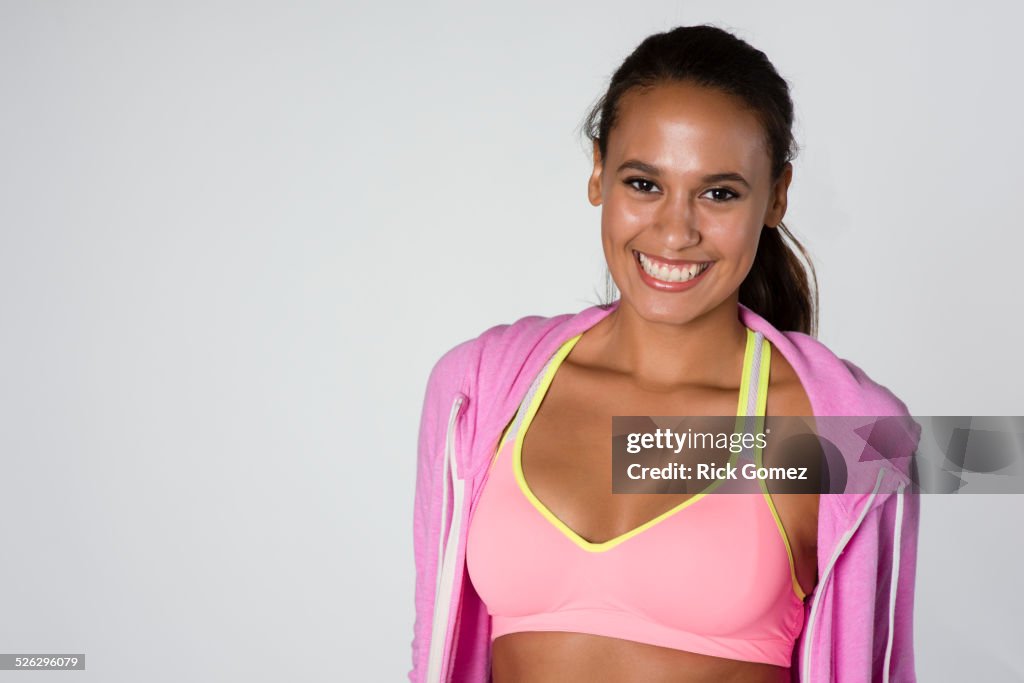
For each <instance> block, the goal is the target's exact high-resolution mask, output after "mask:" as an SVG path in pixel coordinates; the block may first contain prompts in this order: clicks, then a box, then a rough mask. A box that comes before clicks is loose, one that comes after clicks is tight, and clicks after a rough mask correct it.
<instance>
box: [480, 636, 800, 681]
mask: <svg viewBox="0 0 1024 683" xmlns="http://www.w3.org/2000/svg"><path fill="white" fill-rule="evenodd" d="M491 656H492V659H491V673H492V680H493V682H494V683H519V682H520V681H530V683H598V682H600V681H615V682H616V683H734V682H735V683H788V682H789V680H790V676H789V668H788V667H780V666H773V665H771V664H760V663H757V662H741V661H736V660H732V659H722V658H721V657H710V656H708V655H701V654H696V653H693V652H683V651H681V650H673V649H669V648H664V647H657V646H654V645H646V644H644V643H635V642H632V641H628V640H620V639H618V638H605V637H603V636H594V635H589V634H584V633H564V632H560V631H547V632H538V631H531V632H528V633H508V634H505V635H503V636H501V637H499V638H496V639H495V640H494V644H493V648H492V654H491Z"/></svg>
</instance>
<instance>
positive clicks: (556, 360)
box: [512, 330, 754, 553]
mask: <svg viewBox="0 0 1024 683" xmlns="http://www.w3.org/2000/svg"><path fill="white" fill-rule="evenodd" d="M748 332H749V330H748ZM582 336H583V333H580V334H578V335H576V336H575V337H573V338H572V339H570V340H569V341H567V342H566V343H565V344H563V345H562V347H561V348H560V349H558V351H557V352H556V353H555V355H554V357H553V359H552V361H551V364H550V365H549V366H548V369H547V372H545V373H544V377H543V378H542V379H541V382H540V386H538V387H537V393H535V394H534V395H533V400H532V401H530V406H529V408H528V409H527V411H526V415H525V416H523V422H522V426H520V428H519V432H518V433H517V434H516V441H515V447H514V450H513V459H512V463H513V470H514V471H515V476H516V482H517V483H518V484H519V490H520V491H522V492H523V495H525V496H526V498H527V500H529V501H530V503H532V504H533V507H534V508H536V509H537V511H538V512H540V514H541V515H543V516H544V518H545V519H547V520H548V522H550V523H551V524H552V525H553V526H554V527H555V528H556V529H558V530H559V531H561V532H562V534H564V535H565V536H566V537H567V538H568V539H569V540H570V541H572V542H573V543H575V544H576V545H577V546H579V547H580V548H582V549H583V550H586V551H587V552H591V553H599V552H604V551H607V550H611V549H612V548H614V547H615V546H617V545H619V544H620V543H622V542H623V541H626V540H628V539H630V538H633V537H634V536H636V535H637V534H639V533H641V532H642V531H646V530H647V529H650V528H651V527H652V526H654V525H655V524H657V523H659V522H661V521H662V520H664V519H667V518H668V517H671V516H672V515H674V514H675V513H677V512H679V511H680V510H682V509H683V508H686V507H689V506H690V505H693V504H694V503H696V502H697V501H698V500H700V499H701V498H703V497H704V496H706V495H707V494H709V493H711V492H712V491H713V490H715V489H716V488H717V487H718V486H720V485H721V484H722V482H723V481H725V480H724V479H718V480H716V481H715V482H713V483H712V484H711V485H710V486H708V487H707V488H706V489H704V490H703V491H701V492H700V493H695V494H693V496H691V497H690V498H687V499H686V500H684V501H683V502H681V503H680V504H679V505H676V506H675V507H674V508H670V509H669V510H666V511H665V512H663V513H661V514H660V515H658V516H657V517H655V518H654V519H651V520H648V521H646V522H644V523H643V524H641V525H640V526H638V527H636V528H635V529H633V530H631V531H627V532H626V533H624V534H621V535H619V536H616V537H615V538H611V539H608V540H607V541H602V542H601V543H591V542H590V541H588V540H586V539H585V538H583V537H582V536H580V535H579V534H577V533H576V532H575V531H573V530H572V529H570V528H569V526H568V525H567V524H565V523H564V522H563V521H562V520H560V519H559V518H558V517H556V516H555V514H554V513H553V512H551V510H549V509H548V508H547V506H546V505H544V503H542V502H541V501H540V499H539V498H537V496H535V495H534V493H533V491H532V490H530V486H529V484H527V483H526V477H525V476H524V475H523V441H524V440H525V438H526V432H527V431H528V430H529V429H530V424H531V423H532V422H533V417H534V415H536V414H537V410H538V409H539V408H540V403H541V401H542V400H543V399H544V396H545V395H546V394H547V392H548V387H549V386H550V385H551V382H552V380H553V379H554V377H555V371H556V370H558V366H560V365H561V364H562V361H563V360H565V357H566V356H568V355H569V352H570V351H572V348H573V347H574V346H575V345H576V342H578V341H579V340H580V337H582ZM752 340H753V333H751V334H749V335H748V336H747V350H746V357H745V358H744V361H743V376H744V377H749V374H750V369H751V367H752V365H753V363H752V361H753V353H754V345H753V344H752V343H750V342H751V341H752ZM741 394H742V391H741ZM741 405H746V404H745V403H742V404H741ZM738 455H739V454H738V453H733V454H732V456H731V457H730V459H729V462H730V464H733V465H735V464H736V460H737V457H738Z"/></svg>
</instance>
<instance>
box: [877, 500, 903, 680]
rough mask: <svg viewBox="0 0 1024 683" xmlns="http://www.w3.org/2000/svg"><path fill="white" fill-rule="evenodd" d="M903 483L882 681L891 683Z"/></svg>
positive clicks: (895, 539) (896, 532)
mask: <svg viewBox="0 0 1024 683" xmlns="http://www.w3.org/2000/svg"><path fill="white" fill-rule="evenodd" d="M904 488H906V484H903V483H901V484H900V485H899V488H898V489H897V490H896V530H895V531H894V532H893V535H892V548H893V554H894V557H893V560H892V576H891V578H890V581H889V642H888V643H886V644H885V664H884V666H883V667H882V671H883V672H884V673H883V674H882V683H889V660H890V658H891V657H892V640H893V630H894V628H895V626H896V588H897V586H898V584H899V580H900V531H901V529H902V527H903V489H904Z"/></svg>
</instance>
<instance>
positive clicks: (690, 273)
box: [638, 252, 710, 282]
mask: <svg viewBox="0 0 1024 683" xmlns="http://www.w3.org/2000/svg"><path fill="white" fill-rule="evenodd" d="M638 253H639V252H638ZM640 265H641V266H642V267H643V269H644V272H645V273H647V274H648V275H650V276H651V277H653V278H657V279H658V280H662V281H664V282H686V281H687V280H692V279H693V278H695V277H697V276H698V275H700V274H701V273H703V272H704V271H705V270H706V269H707V267H708V266H709V265H710V263H700V264H694V265H692V266H682V267H680V266H673V267H672V268H671V269H669V267H668V266H667V265H664V264H661V265H660V266H657V265H655V264H654V263H653V262H652V261H651V260H650V259H648V258H647V257H646V256H644V255H643V254H640Z"/></svg>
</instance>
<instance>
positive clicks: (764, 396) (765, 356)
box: [754, 339, 807, 602]
mask: <svg viewBox="0 0 1024 683" xmlns="http://www.w3.org/2000/svg"><path fill="white" fill-rule="evenodd" d="M770 370H771V345H770V344H769V343H768V340H767V339H765V340H764V346H763V347H762V351H761V376H760V377H759V378H758V387H757V415H758V416H759V418H761V419H759V420H758V426H757V430H758V431H761V430H762V429H763V428H764V419H763V417H764V415H765V407H766V406H767V404H768V374H769V372H770ZM762 455H763V454H762V452H761V449H760V448H758V447H755V448H754V463H755V464H756V465H757V466H758V467H761V466H762V464H763V462H764V461H763V459H762ZM758 481H759V482H760V484H761V493H762V494H763V495H764V498H765V500H766V501H768V509H769V510H771V511H772V517H773V518H774V519H775V526H776V527H778V529H779V535H780V536H781V537H782V543H783V544H784V545H785V546H786V556H787V557H788V558H789V575H790V577H791V578H792V580H793V593H794V594H795V595H796V597H797V598H798V599H799V600H800V601H801V602H803V600H804V598H805V597H807V595H806V593H804V589H803V588H801V587H800V582H799V581H797V579H796V561H795V560H794V559H793V547H792V546H791V545H790V543H789V536H788V535H787V534H786V528H785V527H784V526H783V525H782V518H780V517H779V511H778V510H776V509H775V501H773V500H772V496H771V494H770V493H769V492H768V484H767V482H766V481H765V480H764V479H759V480H758Z"/></svg>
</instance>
